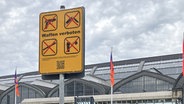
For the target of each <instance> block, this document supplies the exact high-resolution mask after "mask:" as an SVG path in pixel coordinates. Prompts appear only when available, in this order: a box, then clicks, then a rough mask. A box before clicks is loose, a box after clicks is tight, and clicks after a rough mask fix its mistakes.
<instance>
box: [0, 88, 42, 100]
mask: <svg viewBox="0 0 184 104" xmlns="http://www.w3.org/2000/svg"><path fill="white" fill-rule="evenodd" d="M19 92H20V96H19V97H17V104H20V103H21V101H22V100H24V99H27V98H44V97H45V96H43V95H41V94H40V93H38V92H37V91H35V90H34V89H33V88H29V87H25V86H19ZM14 95H15V90H14V88H12V90H10V91H9V92H7V93H6V95H5V96H3V97H2V99H1V103H0V104H14V102H15V96H14Z"/></svg>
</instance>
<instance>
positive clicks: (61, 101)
mask: <svg viewBox="0 0 184 104" xmlns="http://www.w3.org/2000/svg"><path fill="white" fill-rule="evenodd" d="M59 82H60V83H59V104H64V74H60V75H59Z"/></svg>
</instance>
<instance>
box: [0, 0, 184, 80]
mask: <svg viewBox="0 0 184 104" xmlns="http://www.w3.org/2000/svg"><path fill="white" fill-rule="evenodd" d="M183 4H184V0H0V56H1V57H0V76H2V75H3V76H4V75H9V74H14V69H15V68H16V67H17V68H18V73H25V72H31V71H38V55H39V53H38V52H39V51H38V50H39V46H38V44H39V14H40V13H41V12H46V11H55V10H59V8H60V5H65V7H66V9H69V8H75V7H81V6H84V7H85V14H86V15H85V28H86V30H85V44H86V47H85V54H86V55H85V63H86V65H89V64H96V63H102V62H109V60H110V48H111V47H113V60H114V61H118V60H125V59H134V58H141V57H150V56H158V55H167V54H176V53H181V52H182V38H183V35H182V34H183V32H184V12H183V11H184V6H183Z"/></svg>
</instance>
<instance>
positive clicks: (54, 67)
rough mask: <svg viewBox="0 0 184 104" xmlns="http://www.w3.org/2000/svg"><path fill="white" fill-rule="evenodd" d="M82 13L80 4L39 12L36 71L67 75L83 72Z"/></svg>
mask: <svg viewBox="0 0 184 104" xmlns="http://www.w3.org/2000/svg"><path fill="white" fill-rule="evenodd" d="M84 14H85V11H84V7H79V8H72V9H65V10H58V11H51V12H43V13H41V14H40V21H39V72H40V74H61V73H62V74H70V73H81V72H83V71H84V65H85V64H84V62H85V60H84V57H85V52H84V51H85V47H84V46H85V39H84V37H85V23H84V22H85V17H84V16H85V15H84Z"/></svg>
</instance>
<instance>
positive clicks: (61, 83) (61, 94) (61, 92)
mask: <svg viewBox="0 0 184 104" xmlns="http://www.w3.org/2000/svg"><path fill="white" fill-rule="evenodd" d="M60 9H61V10H63V9H65V6H63V5H62V6H60ZM64 85H65V83H64V74H59V104H64V87H65V86H64Z"/></svg>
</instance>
